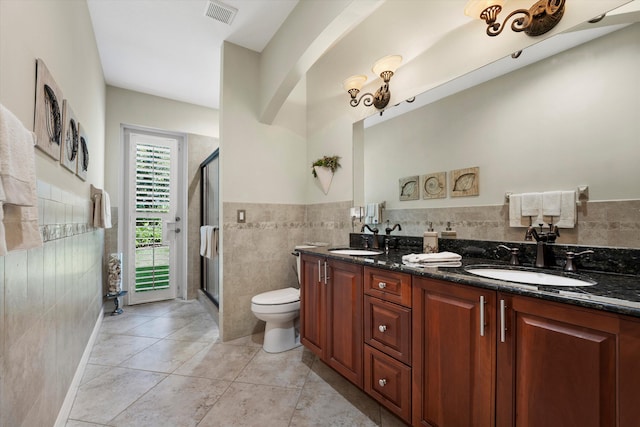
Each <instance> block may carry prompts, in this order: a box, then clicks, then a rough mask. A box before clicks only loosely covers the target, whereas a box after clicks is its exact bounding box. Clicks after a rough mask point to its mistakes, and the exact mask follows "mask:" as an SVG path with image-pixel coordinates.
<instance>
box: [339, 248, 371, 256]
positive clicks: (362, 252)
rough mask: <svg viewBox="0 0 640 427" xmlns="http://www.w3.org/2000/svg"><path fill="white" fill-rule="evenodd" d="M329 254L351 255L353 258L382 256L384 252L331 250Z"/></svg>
mask: <svg viewBox="0 0 640 427" xmlns="http://www.w3.org/2000/svg"><path fill="white" fill-rule="evenodd" d="M329 252H330V253H332V254H337V255H351V256H367V255H368V256H371V255H380V254H381V253H382V251H372V250H369V249H329Z"/></svg>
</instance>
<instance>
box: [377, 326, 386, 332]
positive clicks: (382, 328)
mask: <svg viewBox="0 0 640 427" xmlns="http://www.w3.org/2000/svg"><path fill="white" fill-rule="evenodd" d="M378 330H379V331H380V332H384V331H386V330H387V325H380V326H378Z"/></svg>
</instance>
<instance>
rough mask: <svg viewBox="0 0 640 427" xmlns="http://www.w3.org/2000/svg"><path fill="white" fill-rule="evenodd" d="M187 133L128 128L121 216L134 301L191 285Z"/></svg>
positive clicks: (168, 296) (164, 297) (167, 294)
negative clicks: (187, 266)
mask: <svg viewBox="0 0 640 427" xmlns="http://www.w3.org/2000/svg"><path fill="white" fill-rule="evenodd" d="M185 139H186V138H185V136H184V135H181V134H173V133H166V132H161V131H152V130H143V129H136V128H127V127H125V128H124V146H125V157H126V159H125V165H126V172H125V180H124V192H123V194H124V205H123V207H124V215H123V216H122V220H123V225H124V240H123V241H124V245H123V246H124V247H123V249H124V256H125V260H126V262H125V263H124V270H125V272H124V277H125V278H126V279H127V280H126V283H127V284H128V304H130V305H133V304H141V303H147V302H154V301H161V300H167V299H173V298H176V297H178V296H183V293H184V291H185V290H186V277H185V276H186V270H185V268H184V266H185V259H186V242H185V239H186V215H185V213H186V197H185V194H186V191H184V190H183V189H184V182H183V180H184V159H185V158H186V156H185V154H184V151H185V150H186V147H185V145H186V144H185V142H186V141H185ZM183 230H184V231H185V232H183ZM181 284H182V286H181Z"/></svg>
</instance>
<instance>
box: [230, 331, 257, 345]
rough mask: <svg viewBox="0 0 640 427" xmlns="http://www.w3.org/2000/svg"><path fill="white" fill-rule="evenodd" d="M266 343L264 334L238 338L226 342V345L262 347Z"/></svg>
mask: <svg viewBox="0 0 640 427" xmlns="http://www.w3.org/2000/svg"><path fill="white" fill-rule="evenodd" d="M263 342H264V332H261V333H258V334H253V335H249V336H246V337H242V338H237V339H235V340H231V341H225V344H228V345H246V346H251V347H262V344H263Z"/></svg>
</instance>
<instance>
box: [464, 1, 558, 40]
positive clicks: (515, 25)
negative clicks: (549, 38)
mask: <svg viewBox="0 0 640 427" xmlns="http://www.w3.org/2000/svg"><path fill="white" fill-rule="evenodd" d="M505 1H506V0H469V2H468V3H467V6H466V7H465V8H464V13H465V15H467V16H470V17H472V18H479V19H482V20H484V21H485V22H486V23H487V35H489V36H491V37H494V36H497V35H498V34H500V33H501V32H502V30H503V29H504V27H505V24H506V23H507V21H509V19H511V18H512V17H514V16H515V15H523V16H520V17H517V18H515V19H514V20H513V22H512V23H511V29H512V30H513V31H515V32H520V31H524V33H525V34H526V35H528V36H532V37H533V36H539V35H541V34H544V33H546V32H547V31H549V30H551V29H552V28H553V27H555V26H556V25H557V24H558V22H560V19H562V15H563V14H564V4H565V0H538V1H536V2H535V3H534V5H533V6H531V8H529V10H527V9H518V10H514V11H513V12H511V13H510V14H509V15H508V16H507V18H506V19H505V20H504V21H503V22H502V24H500V23H499V22H496V20H497V19H498V14H499V13H500V11H502V6H503V5H504V3H505Z"/></svg>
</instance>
